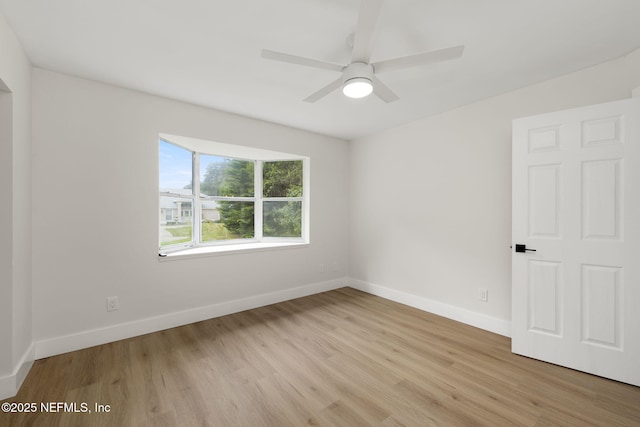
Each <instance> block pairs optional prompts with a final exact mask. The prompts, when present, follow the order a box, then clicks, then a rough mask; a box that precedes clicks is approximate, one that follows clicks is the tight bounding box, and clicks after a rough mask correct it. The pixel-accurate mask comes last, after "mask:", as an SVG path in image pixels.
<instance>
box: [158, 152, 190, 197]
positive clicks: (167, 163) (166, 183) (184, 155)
mask: <svg viewBox="0 0 640 427" xmlns="http://www.w3.org/2000/svg"><path fill="white" fill-rule="evenodd" d="M191 166H192V164H191V151H189V150H185V149H184V148H181V147H178V146H177V145H173V144H170V143H168V142H166V141H163V140H160V191H169V192H172V193H180V194H191V193H192V192H191V191H182V190H190V189H191V188H192V187H191V178H192V176H191ZM171 190H178V191H171Z"/></svg>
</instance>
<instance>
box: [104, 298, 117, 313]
mask: <svg viewBox="0 0 640 427" xmlns="http://www.w3.org/2000/svg"><path fill="white" fill-rule="evenodd" d="M116 310H120V303H119V302H118V297H108V298H107V311H116Z"/></svg>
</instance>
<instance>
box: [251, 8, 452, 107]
mask: <svg viewBox="0 0 640 427" xmlns="http://www.w3.org/2000/svg"><path fill="white" fill-rule="evenodd" d="M381 6H382V0H362V3H361V6H360V12H359V14H358V25H357V27H356V32H355V33H354V34H353V49H352V52H351V62H350V63H349V64H347V65H339V64H334V63H331V62H325V61H320V60H317V59H312V58H305V57H302V56H297V55H291V54H288V53H283V52H276V51H273V50H268V49H262V57H263V58H265V59H272V60H274V61H281V62H287V63H291V64H297V65H304V66H307V67H313V68H321V69H324V70H331V71H337V72H339V73H342V76H340V77H339V78H338V79H336V80H334V81H332V82H331V83H329V84H328V85H326V86H325V87H323V88H322V89H320V90H318V91H317V92H314V93H312V94H311V95H309V96H308V97H306V98H305V99H304V101H305V102H316V101H318V100H319V99H321V98H323V97H325V96H326V95H328V94H330V93H331V92H333V91H334V90H337V89H339V88H340V87H342V91H343V93H344V94H345V95H346V96H348V97H350V98H363V97H365V96H368V95H369V94H371V93H372V92H373V93H374V94H375V95H377V96H378V97H379V98H380V99H382V100H383V101H384V102H387V103H388V102H393V101H396V100H398V99H399V97H398V95H396V94H395V93H394V92H393V91H392V90H391V89H390V88H389V87H388V86H387V85H385V84H384V83H382V81H380V79H379V78H378V77H377V75H378V74H381V73H384V72H387V71H391V70H398V69H403V68H409V67H415V66H418V65H425V64H430V63H434V62H439V61H445V60H449V59H455V58H459V57H460V56H461V55H462V52H463V51H464V46H463V45H460V46H453V47H448V48H444V49H439V50H432V51H429V52H422V53H418V54H415V55H409V56H402V57H399V58H393V59H387V60H384V61H378V62H374V63H371V62H369V61H370V58H371V52H372V50H373V47H372V41H373V31H374V27H375V25H376V22H377V20H378V16H379V15H380V9H381Z"/></svg>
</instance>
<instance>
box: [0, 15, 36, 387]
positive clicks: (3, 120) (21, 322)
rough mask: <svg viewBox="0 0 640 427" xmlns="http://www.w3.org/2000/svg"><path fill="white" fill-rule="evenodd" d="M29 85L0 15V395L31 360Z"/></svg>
mask: <svg viewBox="0 0 640 427" xmlns="http://www.w3.org/2000/svg"><path fill="white" fill-rule="evenodd" d="M30 86H31V65H30V63H29V60H28V59H27V57H26V55H25V53H24V51H23V49H22V46H21V45H20V42H19V41H18V40H17V38H16V37H15V35H14V34H13V32H12V31H11V29H10V28H9V26H8V25H7V24H6V22H5V21H4V18H3V17H2V16H1V15H0V114H2V117H0V126H2V129H0V196H1V197H2V204H1V206H2V208H1V209H0V398H2V397H6V396H8V395H11V394H12V393H13V392H15V390H16V388H17V386H19V384H20V383H21V382H22V379H24V375H26V372H27V370H28V367H29V366H30V364H31V362H32V360H33V354H32V352H31V351H30V348H31V139H30V138H31V136H30V131H31V122H30V120H31V118H30V109H31V99H30V98H31V95H30V90H31V88H30Z"/></svg>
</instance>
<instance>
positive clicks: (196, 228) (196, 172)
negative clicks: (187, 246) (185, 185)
mask: <svg viewBox="0 0 640 427" xmlns="http://www.w3.org/2000/svg"><path fill="white" fill-rule="evenodd" d="M191 170H192V178H191V182H192V184H191V188H192V189H193V212H192V218H191V221H192V229H193V235H192V236H191V238H192V239H193V243H194V244H195V245H198V244H200V243H202V242H201V237H200V236H201V233H200V227H201V226H202V222H201V221H200V218H202V214H201V213H200V212H201V206H202V202H201V200H200V154H199V153H196V152H194V153H193V167H192V168H191Z"/></svg>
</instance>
